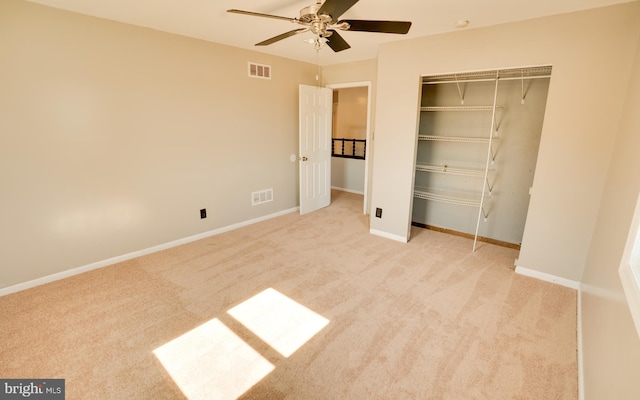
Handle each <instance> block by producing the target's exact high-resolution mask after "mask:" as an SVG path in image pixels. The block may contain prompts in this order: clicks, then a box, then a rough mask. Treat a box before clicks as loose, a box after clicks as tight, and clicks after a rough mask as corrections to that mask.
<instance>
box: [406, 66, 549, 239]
mask: <svg viewBox="0 0 640 400" xmlns="http://www.w3.org/2000/svg"><path fill="white" fill-rule="evenodd" d="M550 74H551V67H535V68H522V69H509V70H495V71H483V72H478V73H466V74H461V75H457V74H448V75H439V76H425V77H424V78H423V81H422V96H421V104H420V106H421V107H420V121H419V127H418V138H417V142H418V143H417V146H416V149H417V154H416V171H415V181H414V199H413V206H412V210H413V211H412V223H413V224H414V225H417V226H426V227H431V228H437V229H445V230H449V231H455V232H460V233H463V234H468V235H472V236H474V237H476V238H480V239H481V240H484V239H490V240H494V241H497V242H503V243H505V244H513V245H519V244H520V243H521V241H522V235H523V232H524V225H525V222H526V216H527V210H528V207H529V196H530V188H531V186H532V183H533V176H534V173H535V166H536V161H537V156H538V148H539V145H540V135H541V132H542V123H543V119H544V112H545V106H546V101H547V92H548V89H549V83H550ZM496 78H497V79H496ZM496 84H497V91H496ZM494 104H495V105H496V108H495V112H494V108H493V106H494ZM492 131H493V137H491V138H490V136H491V134H490V133H491V132H492ZM483 193H484V196H483ZM475 247H476V243H475V241H474V250H475Z"/></svg>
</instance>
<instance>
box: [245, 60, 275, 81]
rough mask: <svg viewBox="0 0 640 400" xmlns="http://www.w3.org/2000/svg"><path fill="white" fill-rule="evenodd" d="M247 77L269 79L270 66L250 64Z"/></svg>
mask: <svg viewBox="0 0 640 400" xmlns="http://www.w3.org/2000/svg"><path fill="white" fill-rule="evenodd" d="M249 76H250V77H251V78H262V79H271V66H270V65H262V64H256V63H252V62H250V63H249Z"/></svg>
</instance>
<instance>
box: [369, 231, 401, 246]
mask: <svg viewBox="0 0 640 400" xmlns="http://www.w3.org/2000/svg"><path fill="white" fill-rule="evenodd" d="M369 233H370V234H372V235H376V236H380V237H383V238H386V239H391V240H395V241H396V242H402V243H407V242H408V240H407V238H406V237H404V236H400V235H394V234H392V233H388V232H384V231H379V230H377V229H369Z"/></svg>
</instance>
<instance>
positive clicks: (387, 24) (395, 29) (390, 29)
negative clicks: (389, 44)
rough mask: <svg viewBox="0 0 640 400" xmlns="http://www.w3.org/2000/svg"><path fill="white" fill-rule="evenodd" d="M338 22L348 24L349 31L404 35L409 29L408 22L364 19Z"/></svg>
mask: <svg viewBox="0 0 640 400" xmlns="http://www.w3.org/2000/svg"><path fill="white" fill-rule="evenodd" d="M340 22H346V23H348V24H349V29H347V30H349V31H362V32H381V33H399V34H406V33H407V32H409V28H411V22H408V21H371V20H365V19H345V20H343V21H340Z"/></svg>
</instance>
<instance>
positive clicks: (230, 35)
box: [30, 0, 631, 65]
mask: <svg viewBox="0 0 640 400" xmlns="http://www.w3.org/2000/svg"><path fill="white" fill-rule="evenodd" d="M30 1H32V2H33V3H39V4H44V5H47V6H51V7H56V8H61V9H65V10H70V11H75V12H78V13H82V14H87V15H92V16H96V17H101V18H106V19H110V20H114V21H119V22H124V23H128V24H132V25H138V26H143V27H148V28H153V29H156V30H160V31H165V32H171V33H176V34H180V35H184V36H189V37H193V38H198V39H203V40H207V41H211V42H216V43H222V44H226V45H230V46H235V47H241V48H245V49H251V50H256V51H260V52H265V53H269V54H273V55H278V56H282V57H287V58H292V59H296V60H300V61H306V62H310V63H320V64H321V65H331V64H337V63H343V62H349V61H356V60H364V59H371V58H375V57H376V54H377V48H378V45H379V44H380V43H383V42H388V41H395V40H402V39H406V38H414V37H420V36H427V35H433V34H437V33H444V32H450V31H454V30H457V29H459V28H456V22H457V21H459V20H469V21H470V24H469V26H468V27H467V28H464V29H473V28H477V27H481V26H488V25H495V24H501V23H506V22H513V21H521V20H525V19H531V18H537V17H542V16H547V15H553V14H562V13H567V12H572V11H578V10H584V9H589V8H597V7H603V6H607V5H612V4H616V3H626V2H629V1H631V0H482V1H479V0H393V1H389V0H360V1H359V2H358V3H356V4H355V5H354V6H353V7H352V8H351V9H349V10H348V11H347V12H346V13H345V14H343V15H342V17H341V19H373V20H400V21H412V22H413V25H412V26H411V30H410V31H409V33H408V34H407V35H394V34H382V33H369V32H340V34H341V35H342V37H343V38H344V39H345V40H346V41H347V42H348V43H349V44H350V45H351V48H350V49H348V50H344V51H342V52H339V53H334V52H333V51H332V50H331V49H330V48H328V47H324V48H322V49H321V50H320V52H319V54H318V55H317V56H316V51H315V49H314V48H313V46H312V45H310V44H307V43H305V42H304V39H305V38H309V37H311V34H310V33H305V34H301V35H296V36H293V37H289V38H287V39H284V40H281V41H280V42H277V43H275V44H272V45H269V46H261V47H255V46H254V44H255V43H258V42H261V41H262V40H265V39H268V38H271V37H273V36H276V35H279V34H281V33H284V32H287V31H290V30H293V29H296V28H297V27H298V25H295V24H292V23H290V22H287V21H283V20H276V19H270V18H260V17H254V16H246V15H238V14H230V13H227V12H226V10H227V9H231V8H235V9H241V10H247V11H254V12H260V13H266V14H272V15H279V16H284V17H290V18H293V17H298V16H299V13H300V9H302V8H304V7H306V6H309V5H312V4H314V3H315V0H302V1H301V0H30Z"/></svg>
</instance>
